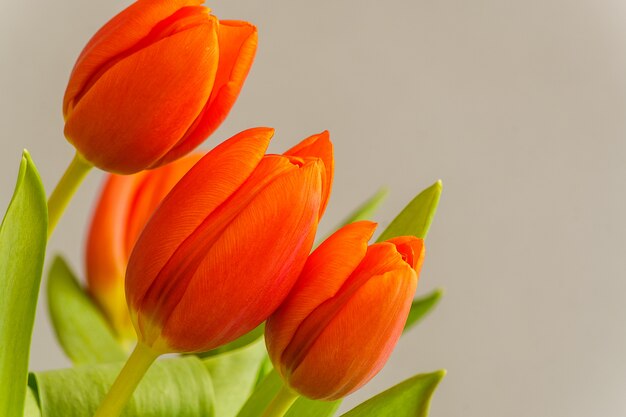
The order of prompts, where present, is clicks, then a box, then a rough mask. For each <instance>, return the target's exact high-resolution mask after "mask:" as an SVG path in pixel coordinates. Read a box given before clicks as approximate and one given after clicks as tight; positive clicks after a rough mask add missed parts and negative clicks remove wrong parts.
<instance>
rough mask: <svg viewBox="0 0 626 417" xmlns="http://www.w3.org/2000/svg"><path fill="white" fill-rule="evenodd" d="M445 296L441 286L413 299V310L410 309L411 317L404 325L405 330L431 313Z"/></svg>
mask: <svg viewBox="0 0 626 417" xmlns="http://www.w3.org/2000/svg"><path fill="white" fill-rule="evenodd" d="M441 297H443V290H442V289H441V288H439V289H436V290H435V291H433V292H431V293H430V294H427V295H425V296H423V297H420V298H418V299H416V300H414V301H413V304H411V311H409V317H408V318H407V320H406V324H405V325H404V331H405V332H406V331H407V330H409V329H410V328H412V327H413V326H415V325H416V324H417V323H419V322H420V321H421V320H422V319H423V318H424V317H425V316H426V315H427V314H428V313H430V312H431V311H432V310H433V309H434V308H435V307H436V306H437V304H439V300H441Z"/></svg>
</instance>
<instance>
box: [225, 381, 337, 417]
mask: <svg viewBox="0 0 626 417" xmlns="http://www.w3.org/2000/svg"><path fill="white" fill-rule="evenodd" d="M282 386H283V381H282V380H281V379H280V376H279V375H278V373H277V372H276V371H275V370H272V371H271V372H270V373H269V374H267V376H266V377H265V379H263V381H262V382H261V383H260V384H259V385H258V386H257V388H256V389H255V390H254V392H253V393H252V395H251V396H250V398H249V399H248V401H247V402H246V404H245V405H244V406H243V408H242V409H241V411H239V414H237V417H260V416H262V415H263V413H264V412H265V409H266V408H267V406H268V405H269V404H270V402H271V401H272V399H273V398H274V397H275V396H276V394H278V391H279V390H280V388H281V387H282ZM340 403H341V400H339V401H313V400H309V399H307V398H304V397H300V398H298V399H297V400H296V402H295V403H294V404H293V405H292V406H291V408H290V409H289V411H288V412H287V414H285V417H330V416H332V415H334V414H335V411H336V410H337V408H338V407H339V404H340Z"/></svg>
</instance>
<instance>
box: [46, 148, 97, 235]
mask: <svg viewBox="0 0 626 417" xmlns="http://www.w3.org/2000/svg"><path fill="white" fill-rule="evenodd" d="M91 168H92V165H91V164H90V163H89V162H87V161H85V160H84V159H83V157H82V156H80V154H79V153H78V152H76V154H75V155H74V158H73V159H72V162H70V165H69V166H68V167H67V169H66V170H65V173H64V174H63V176H62V177H61V179H60V180H59V183H58V184H57V186H56V188H55V189H54V191H52V194H50V198H49V199H48V238H49V237H50V236H51V235H52V232H53V231H54V228H55V227H56V225H57V223H58V222H59V219H61V216H62V215H63V212H64V211H65V208H66V207H67V205H68V203H69V202H70V200H71V199H72V196H73V195H74V193H75V192H76V190H77V189H78V186H79V185H80V184H81V183H82V182H83V179H85V176H86V175H87V174H88V173H89V170H91Z"/></svg>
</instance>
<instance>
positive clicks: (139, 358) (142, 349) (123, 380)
mask: <svg viewBox="0 0 626 417" xmlns="http://www.w3.org/2000/svg"><path fill="white" fill-rule="evenodd" d="M158 356H159V354H158V353H157V352H155V351H154V350H152V349H151V348H150V347H149V346H147V345H145V344H143V343H142V342H138V343H137V346H136V347H135V350H133V353H131V355H130V357H129V358H128V361H126V365H124V368H122V371H121V372H120V374H119V376H118V377H117V379H116V380H115V382H114V383H113V386H111V389H110V390H109V392H108V394H107V395H106V397H104V400H103V401H102V403H101V404H100V407H99V408H98V411H96V414H94V417H118V416H119V415H120V414H121V413H122V410H124V407H125V406H126V403H127V402H128V400H130V397H131V396H132V395H133V392H135V389H136V388H137V385H138V384H139V382H140V381H141V379H142V378H143V376H144V375H145V373H146V371H147V370H148V368H150V365H152V363H153V362H154V361H155V360H156V358H157V357H158Z"/></svg>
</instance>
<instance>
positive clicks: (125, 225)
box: [86, 154, 202, 340]
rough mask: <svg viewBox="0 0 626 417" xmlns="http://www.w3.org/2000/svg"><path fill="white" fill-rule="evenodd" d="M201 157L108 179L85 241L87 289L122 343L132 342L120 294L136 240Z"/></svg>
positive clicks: (188, 157)
mask: <svg viewBox="0 0 626 417" xmlns="http://www.w3.org/2000/svg"><path fill="white" fill-rule="evenodd" d="M201 157H202V155H201V154H192V155H188V156H186V157H184V158H181V159H179V160H177V161H175V162H173V163H171V164H168V165H165V166H163V167H160V168H157V169H155V170H150V171H142V172H139V173H137V174H133V175H125V176H122V175H116V174H110V175H109V176H108V177H107V179H106V182H105V184H104V187H103V189H102V192H101V194H100V198H99V200H98V203H97V205H96V208H95V211H94V214H93V219H92V221H91V227H90V230H89V235H88V237H87V251H86V265H87V284H88V286H89V292H90V293H91V295H92V296H93V297H94V298H95V300H96V301H97V302H98V304H99V305H100V307H101V308H102V310H103V311H104V313H105V315H106V317H107V318H108V320H109V322H110V324H111V326H112V327H113V329H114V330H115V332H116V334H117V335H118V337H119V338H120V339H127V340H132V339H134V338H135V330H134V328H133V325H132V323H131V320H130V315H129V314H128V306H127V305H126V297H125V294H124V275H125V274H126V265H127V263H128V258H129V257H130V253H131V251H132V249H133V246H134V244H135V241H136V240H137V238H138V237H139V234H140V233H141V231H142V230H143V227H144V226H145V224H146V223H147V221H148V219H149V218H150V216H151V215H152V212H153V211H154V209H155V208H156V207H157V206H158V205H159V203H160V202H161V200H163V198H164V197H165V196H166V195H167V193H169V191H170V190H171V189H172V188H173V187H174V185H176V183H177V182H178V180H180V179H181V178H182V177H183V175H185V174H186V173H187V171H189V169H190V168H191V167H192V166H193V165H194V164H195V163H196V162H198V160H199V159H200V158H201Z"/></svg>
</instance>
